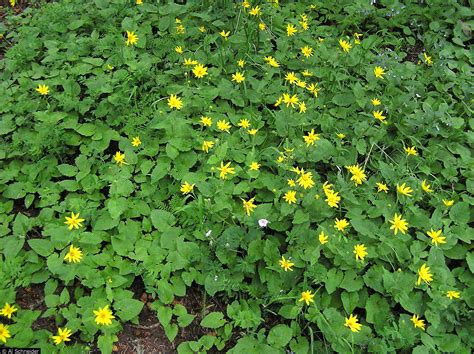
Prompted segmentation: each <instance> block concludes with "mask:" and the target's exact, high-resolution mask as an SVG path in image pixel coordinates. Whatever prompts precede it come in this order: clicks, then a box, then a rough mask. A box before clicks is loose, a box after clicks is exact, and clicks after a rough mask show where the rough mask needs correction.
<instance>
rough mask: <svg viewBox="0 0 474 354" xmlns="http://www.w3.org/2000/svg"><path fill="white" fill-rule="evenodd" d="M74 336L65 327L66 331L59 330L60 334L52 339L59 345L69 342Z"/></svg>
mask: <svg viewBox="0 0 474 354" xmlns="http://www.w3.org/2000/svg"><path fill="white" fill-rule="evenodd" d="M71 335H72V332H71V330H70V329H68V328H66V327H64V329H61V328H58V334H57V335H55V336H52V337H51V338H52V339H53V341H54V344H56V345H59V344H61V343H62V342H69V341H70V340H71V339H70V338H69V337H70V336H71Z"/></svg>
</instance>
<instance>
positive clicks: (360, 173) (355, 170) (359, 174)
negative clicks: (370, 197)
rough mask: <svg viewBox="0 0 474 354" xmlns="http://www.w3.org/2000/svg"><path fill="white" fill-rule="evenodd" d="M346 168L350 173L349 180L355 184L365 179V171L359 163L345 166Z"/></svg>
mask: <svg viewBox="0 0 474 354" xmlns="http://www.w3.org/2000/svg"><path fill="white" fill-rule="evenodd" d="M346 168H347V169H348V170H349V172H350V173H351V174H352V177H351V181H354V184H355V185H356V186H358V185H359V184H362V182H364V181H366V180H367V175H366V174H365V171H364V170H363V169H361V168H360V167H359V165H352V166H346Z"/></svg>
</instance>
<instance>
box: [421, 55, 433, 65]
mask: <svg viewBox="0 0 474 354" xmlns="http://www.w3.org/2000/svg"><path fill="white" fill-rule="evenodd" d="M423 58H424V59H425V63H426V64H428V65H432V64H433V60H432V59H431V57H430V56H428V55H427V54H426V53H423Z"/></svg>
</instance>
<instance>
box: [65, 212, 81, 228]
mask: <svg viewBox="0 0 474 354" xmlns="http://www.w3.org/2000/svg"><path fill="white" fill-rule="evenodd" d="M64 218H65V219H66V221H65V222H64V223H65V224H66V225H68V229H69V230H72V229H79V228H80V227H82V222H83V221H84V220H85V219H80V218H79V213H77V214H74V213H73V212H71V217H68V216H65V217H64Z"/></svg>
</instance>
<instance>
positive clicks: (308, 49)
mask: <svg viewBox="0 0 474 354" xmlns="http://www.w3.org/2000/svg"><path fill="white" fill-rule="evenodd" d="M300 50H301V54H303V55H304V56H305V57H306V58H309V57H312V56H313V48H311V47H309V46H307V45H305V46H304V47H303V48H301V49H300Z"/></svg>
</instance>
